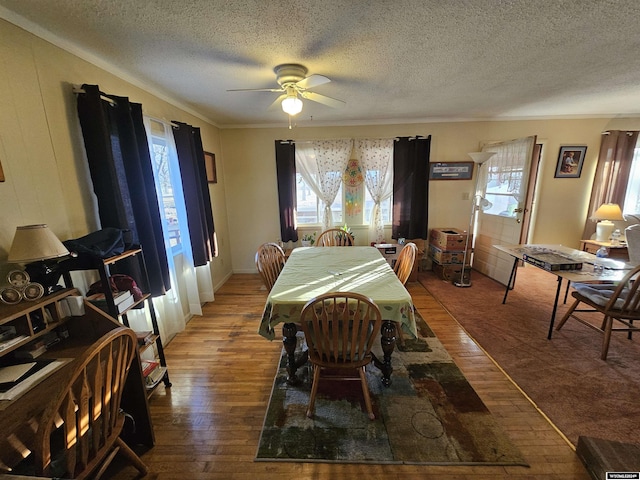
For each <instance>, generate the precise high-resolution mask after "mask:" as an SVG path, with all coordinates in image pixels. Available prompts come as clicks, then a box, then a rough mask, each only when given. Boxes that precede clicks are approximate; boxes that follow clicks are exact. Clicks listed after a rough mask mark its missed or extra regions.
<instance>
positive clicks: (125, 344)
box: [33, 327, 148, 479]
mask: <svg viewBox="0 0 640 480" xmlns="http://www.w3.org/2000/svg"><path fill="white" fill-rule="evenodd" d="M136 352H137V340H136V334H135V333H134V332H133V330H131V329H129V328H126V327H119V328H116V329H114V330H112V331H110V332H109V333H107V334H105V335H104V336H102V338H100V339H99V340H98V341H96V342H95V343H94V344H93V345H92V346H91V347H90V348H89V349H87V350H86V351H85V353H84V354H83V355H82V356H80V357H78V358H77V359H76V360H75V363H74V368H73V370H72V372H71V374H70V376H69V377H68V380H67V382H66V384H65V385H64V386H63V388H62V389H61V390H60V394H59V395H58V396H57V397H56V398H53V399H51V401H50V402H49V405H48V406H47V407H46V409H45V411H44V413H43V416H42V419H41V421H40V422H39V424H38V429H37V432H36V443H35V447H34V452H33V453H34V461H35V468H36V476H45V477H54V476H55V477H62V478H74V479H84V478H88V477H89V476H90V478H92V479H99V478H100V476H101V475H102V474H103V473H104V471H105V470H106V468H107V467H108V465H109V463H110V462H111V460H112V459H113V458H114V457H115V455H116V453H118V452H121V453H123V454H124V455H125V456H126V457H127V459H128V460H129V461H130V462H131V463H132V464H133V465H134V466H135V468H136V469H137V470H138V471H139V472H140V473H141V474H142V475H145V474H146V473H147V471H148V470H147V467H146V465H145V464H144V463H143V462H142V460H140V458H139V457H138V456H137V455H136V454H135V452H134V451H133V450H131V449H130V448H129V446H128V445H127V444H126V443H125V442H124V441H123V440H122V439H121V438H120V433H121V432H122V427H123V425H124V420H125V413H124V412H123V411H122V410H120V400H121V399H122V392H123V389H124V385H125V380H126V378H127V374H128V373H129V369H130V367H131V362H132V360H133V358H134V356H135V355H136V354H137V353H136ZM43 401H47V399H43Z"/></svg>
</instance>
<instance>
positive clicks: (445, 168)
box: [429, 162, 473, 180]
mask: <svg viewBox="0 0 640 480" xmlns="http://www.w3.org/2000/svg"><path fill="white" fill-rule="evenodd" d="M472 177H473V162H447V163H444V162H437V163H430V164H429V179H430V180H471V178H472Z"/></svg>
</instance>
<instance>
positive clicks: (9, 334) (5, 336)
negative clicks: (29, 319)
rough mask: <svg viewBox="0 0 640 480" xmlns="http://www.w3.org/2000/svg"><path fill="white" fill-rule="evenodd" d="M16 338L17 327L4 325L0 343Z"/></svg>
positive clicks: (0, 331)
mask: <svg viewBox="0 0 640 480" xmlns="http://www.w3.org/2000/svg"><path fill="white" fill-rule="evenodd" d="M15 336H16V327H14V326H12V325H3V326H1V327H0V342H2V341H4V340H9V339H11V338H13V337H15Z"/></svg>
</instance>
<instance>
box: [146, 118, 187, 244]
mask: <svg viewBox="0 0 640 480" xmlns="http://www.w3.org/2000/svg"><path fill="white" fill-rule="evenodd" d="M148 125H149V128H148V131H147V133H148V136H149V143H150V147H149V148H150V150H151V163H152V165H153V174H154V177H155V181H156V194H157V196H158V201H159V202H160V215H161V216H162V222H163V229H164V230H165V235H166V234H168V237H169V244H170V246H171V251H172V253H173V254H174V255H175V254H177V253H180V252H181V251H182V237H181V234H180V222H181V221H182V222H184V221H185V219H186V214H185V212H184V208H183V207H181V205H183V203H182V202H181V201H180V200H179V199H181V198H182V181H181V179H180V168H179V166H178V157H177V154H176V150H175V145H174V143H173V135H172V132H171V130H169V128H168V127H167V126H165V125H164V124H163V123H160V122H157V121H155V120H150V121H149V123H148ZM181 212H182V214H181Z"/></svg>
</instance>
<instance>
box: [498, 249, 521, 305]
mask: <svg viewBox="0 0 640 480" xmlns="http://www.w3.org/2000/svg"><path fill="white" fill-rule="evenodd" d="M519 261H520V260H519V259H518V258H517V257H516V258H514V259H513V267H512V268H511V275H509V281H508V282H507V288H506V289H505V291H504V298H503V299H502V304H503V305H504V304H505V303H507V295H508V294H509V290H513V287H515V286H516V272H517V271H518V262H519Z"/></svg>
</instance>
